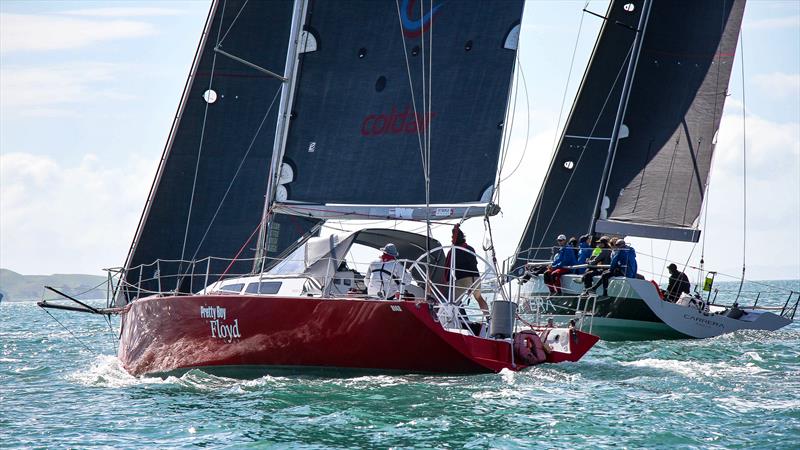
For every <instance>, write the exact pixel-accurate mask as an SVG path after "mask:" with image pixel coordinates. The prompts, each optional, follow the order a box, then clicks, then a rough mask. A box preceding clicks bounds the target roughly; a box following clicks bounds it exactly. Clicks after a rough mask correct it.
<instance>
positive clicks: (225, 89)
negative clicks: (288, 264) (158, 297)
mask: <svg viewBox="0 0 800 450" xmlns="http://www.w3.org/2000/svg"><path fill="white" fill-rule="evenodd" d="M292 4H293V2H292V1H289V0H276V1H270V2H261V1H246V0H221V1H214V2H213V4H212V6H211V10H210V12H209V16H208V19H207V22H206V26H205V30H204V33H203V36H202V39H201V41H200V44H199V47H198V50H197V54H196V55H195V61H194V64H193V66H192V72H191V74H190V77H189V79H188V81H187V83H186V87H185V90H184V94H183V98H182V100H181V103H180V106H179V109H178V113H177V115H176V118H175V121H174V123H173V126H172V130H171V132H170V136H169V140H168V142H167V144H166V147H165V149H164V154H163V157H162V160H161V163H160V166H159V169H158V173H157V175H156V178H155V181H154V182H153V186H152V187H151V192H150V194H149V198H148V201H147V204H146V206H145V210H144V212H143V214H142V217H141V220H140V223H139V226H138V229H137V232H136V236H135V238H134V241H133V243H132V245H131V249H130V252H129V254H128V258H127V260H126V264H125V268H126V269H128V271H127V273H126V281H127V282H128V283H130V284H132V285H140V286H141V291H140V290H138V289H137V290H136V291H132V290H126V291H124V292H123V296H122V297H127V300H130V299H131V298H132V297H134V296H137V295H144V294H146V291H148V290H162V291H166V290H172V289H175V290H177V291H179V292H188V291H190V290H198V289H201V288H202V287H203V286H202V284H203V279H202V278H201V277H203V276H204V275H205V272H206V270H207V271H208V272H209V273H210V274H212V276H213V274H220V273H222V272H223V271H225V270H226V268H227V269H228V270H229V271H230V272H231V273H237V272H238V273H242V272H246V271H247V270H249V269H250V268H251V267H252V264H253V263H252V261H250V262H240V263H237V264H235V265H234V267H231V268H228V265H229V263H230V261H224V260H215V261H214V263H213V264H212V265H211V266H210V267H208V268H205V267H203V268H202V269H201V268H198V267H194V268H193V269H192V268H189V266H188V265H187V264H186V263H181V262H179V260H195V261H196V260H200V259H203V258H205V257H215V258H228V259H232V258H234V257H237V255H238V257H239V258H240V259H246V258H252V257H253V253H254V247H255V246H256V242H255V239H254V238H252V239H251V236H253V234H254V233H255V232H256V229H257V228H258V226H259V223H260V222H261V216H262V211H263V205H264V195H265V191H266V185H267V178H268V173H269V167H270V157H271V155H272V149H273V140H274V136H275V122H276V115H277V109H278V108H277V100H276V98H277V97H278V95H279V90H280V88H281V84H282V83H281V81H280V80H279V79H276V78H274V77H272V76H270V75H268V74H267V73H265V72H264V71H260V70H257V69H256V68H254V67H252V66H249V65H247V64H244V63H242V62H241V61H246V62H248V63H251V64H252V65H255V66H257V67H260V68H265V69H268V70H270V71H272V72H276V73H278V74H281V73H282V72H283V67H284V64H285V60H286V52H287V43H288V39H289V28H290V22H291V15H292ZM215 48H218V49H221V50H222V51H224V52H225V53H226V54H227V55H233V56H234V57H235V58H234V57H231V56H227V55H224V54H222V53H220V52H218V51H215ZM316 222H317V221H316V220H311V219H305V218H300V217H291V216H278V217H277V218H276V219H275V223H276V224H277V226H274V227H273V233H272V234H271V242H270V243H269V245H268V250H269V252H268V256H275V255H277V254H279V253H280V252H281V251H282V250H283V249H285V248H286V247H288V246H289V245H290V244H291V243H293V242H294V241H296V240H297V239H298V238H299V237H300V236H303V235H304V234H306V233H307V232H308V231H309V230H311V229H312V228H313V227H314V226H315V224H316ZM157 260H160V261H159V262H158V263H156V261H157ZM192 272H194V275H195V276H194V277H192V276H191V275H192ZM198 272H199V273H198ZM187 275H189V276H187ZM140 280H142V282H141V284H140ZM213 281H216V279H214V280H213ZM121 300H123V301H124V300H125V299H124V298H122V299H121Z"/></svg>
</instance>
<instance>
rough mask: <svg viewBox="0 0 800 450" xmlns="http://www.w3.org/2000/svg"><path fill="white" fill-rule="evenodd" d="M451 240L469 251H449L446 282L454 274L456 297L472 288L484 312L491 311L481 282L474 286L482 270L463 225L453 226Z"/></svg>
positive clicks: (446, 260) (446, 262)
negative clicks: (452, 268)
mask: <svg viewBox="0 0 800 450" xmlns="http://www.w3.org/2000/svg"><path fill="white" fill-rule="evenodd" d="M451 242H452V244H453V246H455V247H461V248H463V249H464V250H469V251H454V250H455V249H454V248H451V249H450V251H449V252H447V258H446V259H445V282H449V281H450V277H451V276H454V278H455V293H454V295H455V297H454V298H455V299H458V298H460V297H461V295H462V294H464V292H465V291H467V290H470V289H471V290H472V295H473V297H475V300H476V301H477V302H478V307H479V308H480V309H481V311H482V312H483V313H484V314H488V313H489V305H488V304H487V303H486V300H484V299H483V296H482V295H481V286H480V283H478V284H477V286H473V284H476V281H477V280H478V277H479V276H480V272H478V258H477V257H476V256H475V249H474V248H472V247H471V246H470V245H469V244H467V240H466V236H465V235H464V232H463V231H461V227H459V226H458V225H455V226H454V227H453V235H452V237H451ZM454 257H455V262H454V263H453V265H454V266H455V270H454V272H455V273H454V274H452V273H451V272H450V266H451V262H453V259H452V258H454Z"/></svg>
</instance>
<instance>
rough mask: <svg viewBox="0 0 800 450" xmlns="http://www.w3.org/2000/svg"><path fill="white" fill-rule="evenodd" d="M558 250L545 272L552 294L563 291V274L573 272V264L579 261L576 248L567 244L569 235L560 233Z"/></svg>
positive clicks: (545, 280) (546, 281)
mask: <svg viewBox="0 0 800 450" xmlns="http://www.w3.org/2000/svg"><path fill="white" fill-rule="evenodd" d="M556 242H558V252H557V253H556V256H555V257H554V258H553V262H552V263H551V264H550V267H549V268H548V269H547V270H546V271H545V272H544V282H545V284H547V288H548V289H549V290H550V295H556V294H559V293H560V292H561V275H564V274H565V273H571V272H572V266H574V265H575V263H576V262H577V258H576V257H575V250H574V249H573V248H572V247H571V246H569V245H566V244H567V237H566V236H564V235H563V234H559V235H558V238H556Z"/></svg>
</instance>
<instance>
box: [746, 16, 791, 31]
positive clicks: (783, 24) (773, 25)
mask: <svg viewBox="0 0 800 450" xmlns="http://www.w3.org/2000/svg"><path fill="white" fill-rule="evenodd" d="M798 27H800V16H796V15H795V16H787V17H772V18H768V19H755V20H747V19H745V20H744V23H743V24H742V28H744V29H745V30H769V31H774V30H778V29H783V28H798Z"/></svg>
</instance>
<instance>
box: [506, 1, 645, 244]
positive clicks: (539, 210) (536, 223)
mask: <svg viewBox="0 0 800 450" xmlns="http://www.w3.org/2000/svg"><path fill="white" fill-rule="evenodd" d="M588 6H589V2H588V1H587V2H586V4H585V5H584V8H583V11H582V12H581V20H580V22H579V24H578V36H576V38H575V45H574V47H573V49H572V58H571V61H570V66H569V67H570V69H569V73H568V74H567V84H566V85H565V86H564V95H563V96H562V99H561V111H560V112H559V123H560V122H561V119H560V117H561V114H563V110H564V104H565V103H566V98H567V92H568V90H569V80H570V79H571V78H572V71H573V70H574V63H575V56H576V54H577V51H578V45H579V43H580V35H581V32H582V30H583V19H584V17H585V15H586V8H587V7H588ZM632 52H633V44H631V48H630V49H629V50H628V55H630V54H631V53H632ZM627 60H628V56H627V55H626V57H625V59H623V61H622V64H621V65H620V68H619V71H618V72H617V76H616V78H614V83H612V84H611V89H610V90H609V91H608V95H606V99H605V100H604V101H603V106H602V107H601V108H600V112H598V114H597V118H596V119H595V122H594V124H593V125H592V130H591V132H590V133H589V136H593V135H594V131H595V129H596V128H597V125H598V123H599V122H600V118H601V117H602V115H603V112H604V111H605V108H606V106H607V105H608V101H609V100H610V98H611V94H612V93H613V91H614V86H616V85H617V82H618V81H619V77H620V75H621V74H622V70H623V69H624V68H625V61H627ZM589 64H591V60H590V61H589ZM577 95H580V92H579V93H578V94H577ZM576 98H577V96H576ZM564 128H565V130H564V131H562V132H561V133H560V134H561V135H564V134H565V132H566V124H565V125H564ZM558 135H559V133H558V127H556V135H555V136H558ZM554 141H555V139H554ZM588 143H589V139H586V141H585V142H584V145H583V148H582V149H581V152H580V154H578V159H577V161H576V162H575V167H574V169H573V171H572V173H571V174H570V176H569V178H568V179H567V184H566V185H565V186H564V191H563V192H566V190H567V188H568V187H569V185H570V183H571V182H572V177H573V176H574V175H575V172H577V168H578V167H579V165H580V162H581V160H582V159H583V154H584V152H585V151H586V146H587V145H588ZM557 145H558V144H555V143H554V145H553V147H554V149H553V159H552V162H551V167H552V166H553V165H554V164H555V163H556V155H557V154H558V146H557ZM546 182H547V178H546V177H545V180H544V183H543V184H542V187H541V189H540V191H539V198H542V196H543V195H544V189H545V185H546ZM563 192H562V195H561V198H560V199H559V201H558V204H557V205H556V208H555V210H554V211H553V216H552V217H551V218H550V222H549V223H548V224H547V228H545V230H544V232H543V233H542V238H541V240H540V241H539V244H538V245H536V247H541V246H542V243H544V239H545V235H546V234H547V232H548V231H549V230H550V225H552V224H553V217H555V215H556V213H557V212H558V209H559V208H560V207H561V202H562V200H563V198H564V194H563ZM537 203H538V208H537V207H536V204H535V205H534V208H535V212H536V214H535V215H536V218H535V219H533V220H532V222H533V232H532V233H531V240H530V243H529V244H528V247H529V248H534V239H535V236H536V230H537V228H538V227H539V219H540V218H541V214H542V207H541V203H539V202H538V201H537ZM533 216H534V214H533V211H532V212H531V218H533ZM520 250H521V249H520ZM519 253H521V252H519ZM528 258H530V252H528Z"/></svg>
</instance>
